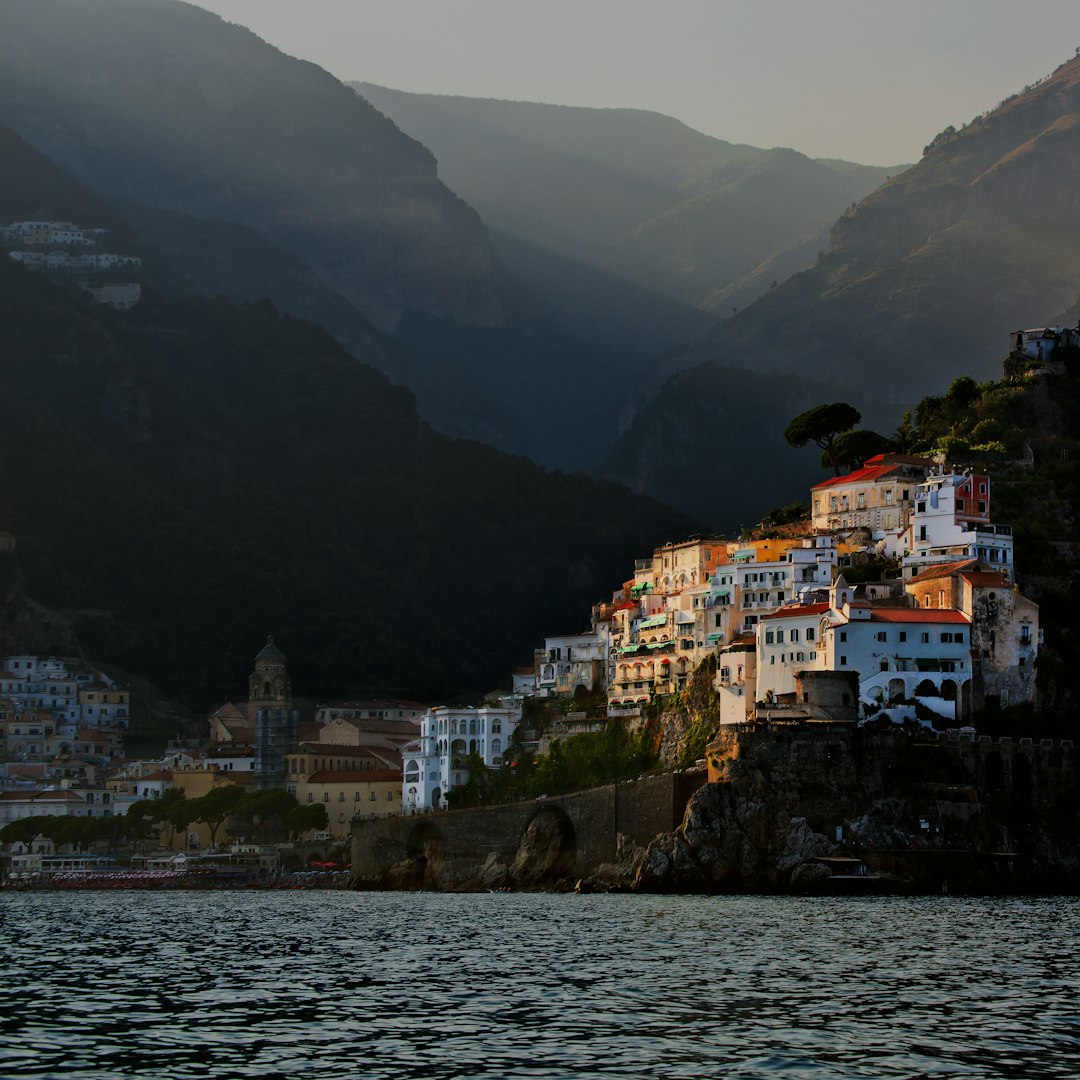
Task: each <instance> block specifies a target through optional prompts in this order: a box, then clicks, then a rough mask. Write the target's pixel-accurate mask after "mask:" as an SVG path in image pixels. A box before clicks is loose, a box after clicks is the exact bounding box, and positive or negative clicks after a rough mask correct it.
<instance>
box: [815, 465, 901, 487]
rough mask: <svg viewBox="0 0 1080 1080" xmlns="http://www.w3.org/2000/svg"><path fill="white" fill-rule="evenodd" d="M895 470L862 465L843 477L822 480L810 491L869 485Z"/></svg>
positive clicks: (895, 468)
mask: <svg viewBox="0 0 1080 1080" xmlns="http://www.w3.org/2000/svg"><path fill="white" fill-rule="evenodd" d="M897 468H898V466H896V465H870V466H866V465H864V466H863V467H862V468H861V469H856V470H855V471H854V472H850V473H847V474H846V475H845V476H834V477H833V478H832V479H831V480H823V481H822V482H821V483H820V484H815V485H814V486H813V487H812V488H811V489H810V490H811V491H818V490H819V489H820V488H827V487H840V486H844V485H847V484H870V483H873V481H875V480H880V479H881V478H882V477H883V476H888V475H889V473H891V472H896V470H897Z"/></svg>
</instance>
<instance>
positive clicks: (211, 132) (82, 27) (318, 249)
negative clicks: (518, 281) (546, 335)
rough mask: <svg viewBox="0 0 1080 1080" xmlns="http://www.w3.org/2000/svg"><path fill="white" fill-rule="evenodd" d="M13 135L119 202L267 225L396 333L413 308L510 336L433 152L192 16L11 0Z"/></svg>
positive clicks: (470, 221) (156, 7)
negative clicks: (498, 329)
mask: <svg viewBox="0 0 1080 1080" xmlns="http://www.w3.org/2000/svg"><path fill="white" fill-rule="evenodd" d="M0 122H3V123H6V124H8V125H9V126H10V127H11V128H13V129H14V130H15V131H17V132H18V133H19V134H21V135H22V136H23V137H24V138H26V139H27V140H28V141H29V142H30V143H32V144H33V145H34V146H36V147H37V148H38V149H40V150H42V151H43V152H44V153H46V154H47V155H48V156H49V157H50V158H52V159H53V160H54V161H56V162H58V163H60V164H61V165H63V166H65V167H66V168H68V169H69V170H70V171H71V172H73V173H74V174H75V175H76V176H78V177H79V178H81V179H82V180H84V181H88V182H89V183H90V184H91V185H93V186H94V187H96V188H97V189H98V190H99V191H101V192H102V193H104V194H106V195H108V196H113V197H120V198H123V199H129V200H134V201H137V202H142V203H145V204H147V205H150V206H155V207H159V208H163V209H166V210H171V211H178V212H181V213H185V214H190V215H192V216H194V217H203V218H212V219H217V220H222V221H228V222H233V223H238V224H244V225H249V226H253V227H254V228H257V229H259V230H260V231H262V232H263V233H265V234H266V235H267V236H268V237H270V238H271V239H273V240H274V241H276V242H277V243H279V244H281V245H282V246H283V247H285V248H287V249H288V250H290V251H292V252H294V253H295V254H297V255H300V256H301V257H302V258H303V259H304V260H305V261H306V262H307V263H308V264H309V265H310V266H311V267H312V268H313V269H315V270H316V271H317V272H318V273H319V274H321V275H322V276H323V277H324V278H325V279H326V280H327V281H328V282H329V283H330V284H331V285H332V286H333V287H334V288H335V289H336V290H337V291H338V292H339V293H340V294H341V295H343V296H344V297H346V298H347V299H348V300H350V301H352V302H353V303H355V304H356V305H357V306H358V307H359V308H360V309H361V310H362V311H363V312H364V313H365V314H367V315H368V316H369V317H370V318H371V319H372V320H373V321H374V322H375V323H376V324H377V325H378V326H380V327H381V328H383V329H388V328H392V327H393V326H394V325H396V323H397V322H398V320H399V319H400V318H401V316H402V315H403V314H404V313H405V312H407V311H418V312H423V313H426V314H430V315H435V316H439V317H447V318H450V319H453V320H455V321H457V322H460V323H463V324H469V325H479V326H499V325H502V323H503V322H504V318H505V312H504V304H503V297H502V286H501V283H500V278H499V274H498V271H497V269H496V266H495V260H494V257H493V255H492V252H491V248H490V245H489V243H488V239H487V234H486V231H485V229H484V227H483V224H482V223H481V221H480V219H479V217H478V216H477V214H476V213H475V212H474V211H473V210H472V209H471V208H470V207H469V206H467V205H466V204H465V203H463V202H462V201H461V200H460V199H459V198H457V196H455V195H454V194H453V193H452V192H451V191H449V190H448V189H447V188H446V187H445V186H444V185H443V184H442V183H441V182H440V181H439V179H438V177H437V175H436V163H435V159H434V157H433V156H432V155H431V153H430V152H429V151H428V150H426V149H425V148H424V147H423V146H421V145H420V144H419V143H417V142H415V141H414V140H413V139H410V138H408V137H407V136H406V135H403V134H402V133H401V132H400V131H399V130H398V129H397V128H396V127H395V126H394V125H393V124H392V123H391V122H390V121H389V120H387V119H386V118H385V117H384V116H382V115H381V114H380V113H379V112H377V111H376V110H375V109H374V108H372V107H371V106H370V105H369V104H367V102H365V101H363V100H362V99H361V98H359V97H358V96H357V95H356V94H355V93H354V92H353V91H352V90H350V89H348V88H347V87H346V86H344V85H343V84H341V83H339V82H338V81H337V80H336V79H334V78H333V77H332V76H331V75H329V74H327V73H326V72H325V71H322V70H320V69H319V68H317V67H316V66H315V65H313V64H308V63H304V62H302V61H299V60H296V59H294V58H292V57H289V56H285V55H284V54H282V53H280V52H278V51H277V50H276V49H274V48H271V47H270V46H268V45H267V44H266V43H264V42H263V41H261V40H259V38H257V37H256V36H255V35H254V34H252V33H250V32H249V31H247V30H245V29H243V28H242V27H239V26H235V25H232V24H229V23H226V22H224V21H222V20H221V19H220V18H218V17H217V16H215V15H212V14H210V13H208V12H205V11H202V10H200V9H198V8H196V7H194V6H191V5H188V4H181V3H176V2H173V0H98V2H96V3H94V4H93V5H87V4H84V3H80V2H79V0H11V2H10V3H7V4H5V5H4V12H3V21H2V32H0ZM45 209H46V208H43V210H45ZM47 209H48V210H49V211H50V212H52V213H56V214H62V213H64V208H63V207H55V208H51V207H50V208H47Z"/></svg>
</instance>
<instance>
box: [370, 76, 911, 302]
mask: <svg viewBox="0 0 1080 1080" xmlns="http://www.w3.org/2000/svg"><path fill="white" fill-rule="evenodd" d="M352 85H353V86H354V87H355V88H356V89H357V91H358V92H359V93H360V94H362V95H363V96H364V97H365V98H366V99H367V100H368V101H370V102H371V103H372V104H373V105H374V106H375V107H376V108H378V109H380V110H381V111H382V112H384V113H385V114H386V115H387V116H389V117H390V119H391V120H393V121H394V123H396V124H397V125H398V126H399V127H400V128H401V129H402V131H405V132H406V133H408V134H409V135H412V136H413V137H414V138H416V139H419V140H420V141H421V142H422V143H423V144H424V145H425V146H428V147H430V148H431V150H432V151H433V152H434V154H435V156H436V158H437V159H438V161H439V175H440V177H441V178H442V179H443V180H444V181H445V182H446V183H447V184H448V185H449V186H450V187H451V188H453V190H454V191H456V192H457V193H458V194H459V195H461V196H463V197H464V198H465V199H468V201H469V202H470V203H471V204H472V205H473V206H475V207H476V209H477V210H478V211H479V212H480V215H481V217H483V219H484V221H485V223H486V224H487V226H488V228H489V229H491V230H492V233H493V237H494V242H495V245H496V248H497V249H498V250H499V252H500V254H501V255H502V256H503V258H504V260H505V261H506V262H507V263H508V265H510V266H512V267H514V268H515V269H517V270H519V271H520V272H521V274H522V276H523V277H526V279H527V280H528V281H530V283H532V281H533V275H532V274H531V273H530V269H531V268H530V266H529V264H528V263H526V262H525V260H524V259H523V258H522V256H521V255H520V254H519V250H520V246H521V245H530V246H532V247H534V248H536V249H539V250H540V251H544V252H549V253H552V254H557V255H559V256H562V257H563V258H564V259H566V260H567V262H568V264H569V265H570V266H573V265H574V264H579V265H581V266H583V267H589V268H591V269H593V270H600V271H604V272H606V273H608V274H611V275H613V276H615V277H617V278H620V279H622V280H625V281H626V282H628V283H630V284H632V285H635V286H638V287H639V288H641V289H644V290H647V291H648V292H651V293H653V294H655V295H656V296H662V297H668V298H670V299H673V300H677V301H679V302H681V303H683V304H685V305H687V306H689V307H691V308H694V309H704V310H707V311H716V310H718V309H721V308H722V309H723V311H724V312H726V311H728V310H730V306H731V302H732V297H733V296H735V297H737V300H736V301H735V302H736V303H738V304H741V303H746V302H749V301H750V300H752V299H754V297H755V296H756V295H758V294H759V293H761V292H765V291H767V290H768V288H769V285H770V282H771V279H770V280H766V281H764V282H763V283H761V282H760V281H759V280H758V279H757V278H755V279H754V280H758V284H757V285H756V287H755V288H747V287H746V286H745V282H746V280H747V279H749V278H750V277H751V275H753V273H754V271H755V270H756V269H758V268H759V267H760V266H761V264H763V263H766V262H768V263H769V264H770V265H772V266H774V267H775V269H774V277H776V276H779V277H786V276H787V274H788V273H790V272H792V271H794V270H797V269H803V268H805V267H806V266H809V265H810V264H811V263H812V262H813V259H814V256H815V254H816V252H817V249H818V247H820V246H822V244H823V243H824V242H825V240H826V239H827V236H828V229H829V226H830V225H831V224H832V223H833V222H834V221H835V220H836V218H837V216H838V215H839V214H840V213H841V212H843V211H844V210H845V209H846V208H847V207H848V205H849V204H850V203H851V202H853V201H854V200H856V199H859V198H862V196H864V195H866V194H868V193H869V192H871V191H872V190H873V189H874V188H876V187H877V186H878V185H879V184H880V183H881V182H882V181H883V180H885V179H886V177H887V176H888V175H890V174H893V173H897V172H899V171H901V170H902V169H903V168H904V167H905V166H894V167H878V166H867V165H856V164H853V163H851V162H845V161H814V160H812V159H811V158H808V157H806V156H805V155H804V154H800V153H798V152H797V151H795V150H785V149H777V150H761V149H758V148H757V147H753V146H738V145H734V144H732V143H727V142H724V141H722V140H721V139H714V138H711V137H710V136H708V135H703V134H701V133H700V132H698V131H694V130H693V129H692V128H689V127H687V126H686V125H685V124H682V123H680V122H679V121H678V120H674V119H672V118H671V117H670V116H663V115H661V114H659V113H653V112H646V111H643V110H639V109H585V108H570V107H566V106H559V105H543V104H537V103H532V102H518V101H497V100H486V99H477V98H464V97H450V96H439V95H434V94H410V93H404V92H402V91H400V90H390V89H387V88H386V87H382V86H375V85H373V84H371V83H353V84H352ZM500 237H505V238H506V240H505V242H502V241H500ZM814 245H816V246H814ZM808 250H809V252H810V253H809V254H808V253H807V251H808ZM738 282H743V283H744V284H743V285H742V286H739V285H737V283H738Z"/></svg>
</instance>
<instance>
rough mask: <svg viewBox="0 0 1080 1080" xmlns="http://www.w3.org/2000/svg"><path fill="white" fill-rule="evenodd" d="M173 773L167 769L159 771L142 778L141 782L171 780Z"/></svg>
mask: <svg viewBox="0 0 1080 1080" xmlns="http://www.w3.org/2000/svg"><path fill="white" fill-rule="evenodd" d="M171 779H172V773H171V772H169V771H168V770H167V769H158V771H157V772H152V773H150V774H148V775H147V776H140V777H139V781H143V780H171Z"/></svg>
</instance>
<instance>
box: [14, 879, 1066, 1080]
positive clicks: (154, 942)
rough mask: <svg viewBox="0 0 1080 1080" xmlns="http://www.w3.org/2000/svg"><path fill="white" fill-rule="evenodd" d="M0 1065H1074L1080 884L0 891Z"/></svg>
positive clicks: (277, 1068)
mask: <svg viewBox="0 0 1080 1080" xmlns="http://www.w3.org/2000/svg"><path fill="white" fill-rule="evenodd" d="M0 945H2V948H3V954H2V955H3V977H2V982H0V991H2V994H3V997H2V999H0V1074H2V1075H3V1076H4V1077H16V1076H19V1077H21V1076H57V1077H59V1076H63V1077H71V1076H76V1077H95V1078H107V1077H114V1076H135V1075H139V1076H151V1077H246V1076H260V1077H290V1078H291V1077H321V1076H332V1077H577V1076H585V1075H590V1076H601V1077H694V1078H708V1077H721V1076H723V1077H728V1076H730V1077H740V1078H743V1077H750V1078H752V1077H764V1076H770V1077H772V1076H776V1075H778V1074H779V1075H783V1076H785V1077H791V1078H801V1077H1010V1078H1017V1080H1035V1078H1040V1077H1069V1078H1077V1077H1080V978H1078V967H1080V901H1077V900H1075V899H1037V900H1026V899H1006V900H1000V899H994V900H987V899H960V898H947V897H945V898H929V899H928V898H919V899H896V898H860V899H851V900H848V899H784V898H775V897H772V898H759V897H671V898H667V897H665V898H656V897H638V896H522V895H512V894H484V895H479V896H441V895H435V894H405V893H384V894H377V895H371V894H356V893H325V892H324V893H313V892H268V893H251V892H206V893H146V892H105V893H33V894H23V895H12V894H5V895H0Z"/></svg>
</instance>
